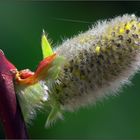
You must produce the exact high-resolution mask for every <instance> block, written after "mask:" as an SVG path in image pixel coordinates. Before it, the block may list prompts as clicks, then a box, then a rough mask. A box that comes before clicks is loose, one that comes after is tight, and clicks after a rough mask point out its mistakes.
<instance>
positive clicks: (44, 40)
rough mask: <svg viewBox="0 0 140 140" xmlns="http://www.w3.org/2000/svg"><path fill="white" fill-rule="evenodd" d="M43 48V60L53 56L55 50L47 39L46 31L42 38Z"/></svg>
mask: <svg viewBox="0 0 140 140" xmlns="http://www.w3.org/2000/svg"><path fill="white" fill-rule="evenodd" d="M41 47H42V54H43V58H45V57H48V56H50V55H52V54H53V50H52V48H51V45H50V43H49V41H48V39H47V36H46V33H45V31H44V30H43V34H42V38H41Z"/></svg>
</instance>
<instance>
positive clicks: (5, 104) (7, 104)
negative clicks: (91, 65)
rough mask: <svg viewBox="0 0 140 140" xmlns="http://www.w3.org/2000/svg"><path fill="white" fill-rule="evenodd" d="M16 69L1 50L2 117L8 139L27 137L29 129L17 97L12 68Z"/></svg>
mask: <svg viewBox="0 0 140 140" xmlns="http://www.w3.org/2000/svg"><path fill="white" fill-rule="evenodd" d="M13 69H16V68H15V66H14V65H13V64H11V63H10V62H9V61H8V60H7V59H6V57H5V56H4V54H3V53H2V51H0V119H1V121H2V124H3V127H4V131H5V135H6V138H7V139H27V138H28V135H27V130H26V127H25V123H24V120H23V117H22V113H21V110H20V107H19V104H18V102H17V99H16V94H15V90H14V84H13V78H14V75H13V74H12V73H11V70H13Z"/></svg>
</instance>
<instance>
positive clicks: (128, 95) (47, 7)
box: [0, 1, 140, 140]
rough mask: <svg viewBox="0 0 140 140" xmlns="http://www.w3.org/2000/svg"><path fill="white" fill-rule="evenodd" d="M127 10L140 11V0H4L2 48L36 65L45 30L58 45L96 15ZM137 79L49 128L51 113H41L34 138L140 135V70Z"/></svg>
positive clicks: (23, 64) (15, 59) (19, 61)
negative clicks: (101, 100) (130, 84)
mask: <svg viewBox="0 0 140 140" xmlns="http://www.w3.org/2000/svg"><path fill="white" fill-rule="evenodd" d="M125 13H130V14H131V13H135V14H136V15H137V16H140V2H121V1H118V2H84V1H83V2H72V1H71V2H44V1H42V2H38V1H34V2H23V1H22V2H14V3H13V2H11V3H7V2H5V3H2V2H0V49H2V50H3V51H4V53H5V55H6V56H7V57H8V58H9V59H10V61H11V62H12V63H14V64H15V65H16V67H17V68H18V69H25V68H30V69H31V70H35V68H36V66H37V64H38V63H39V61H40V60H41V59H42V56H41V49H40V47H41V45H40V42H41V41H40V40H41V34H42V29H45V31H46V32H47V33H48V36H49V38H50V39H51V40H52V42H53V46H56V45H57V44H61V42H62V40H64V39H65V38H68V37H72V36H73V35H75V34H78V33H79V32H80V31H86V30H87V29H88V28H89V27H91V25H92V24H94V23H95V22H96V21H97V20H103V19H106V18H113V17H115V16H118V15H123V14H125ZM74 20H75V21H74ZM132 82H133V85H132V86H131V87H126V88H124V90H123V91H122V92H121V93H120V96H117V97H110V98H109V99H108V100H104V101H103V102H102V103H97V104H96V106H89V107H86V108H84V109H80V110H79V111H77V112H74V113H65V115H64V116H65V119H64V121H57V122H56V124H55V125H54V126H53V127H51V128H49V129H45V128H44V124H45V121H46V117H47V114H43V113H39V114H38V117H37V118H36V119H35V120H34V121H33V123H32V125H31V126H29V127H28V130H29V135H30V138H59V139H64V138H65V139H68V138H71V139H72V138H76V139H77V138H79V139H83V138H85V139H89V138H91V139H93V138H94V139H107V140H109V139H114V138H115V139H140V74H137V75H135V77H134V78H133V80H132ZM0 138H4V134H3V131H2V128H1V130H0Z"/></svg>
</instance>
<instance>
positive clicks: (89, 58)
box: [21, 14, 140, 125]
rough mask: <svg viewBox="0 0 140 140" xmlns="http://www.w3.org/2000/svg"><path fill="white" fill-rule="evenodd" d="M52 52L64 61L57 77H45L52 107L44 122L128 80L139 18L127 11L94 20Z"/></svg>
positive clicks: (137, 61)
mask: <svg viewBox="0 0 140 140" xmlns="http://www.w3.org/2000/svg"><path fill="white" fill-rule="evenodd" d="M55 52H56V54H58V55H59V56H62V57H64V59H65V61H64V64H63V65H61V66H60V72H59V74H58V76H57V78H56V79H50V78H47V77H46V81H45V85H46V86H47V87H48V98H47V101H46V102H47V103H48V104H49V105H50V106H51V107H52V111H51V113H50V115H49V117H48V121H47V125H49V124H50V123H51V122H53V121H54V120H55V119H56V118H57V117H62V112H63V111H65V110H67V111H73V110H75V109H77V108H79V107H81V106H85V105H87V104H91V103H92V104H95V103H96V101H98V100H101V99H102V98H103V97H108V96H109V95H112V96H113V95H116V94H117V93H118V92H119V90H120V89H121V87H123V85H128V84H129V83H130V79H131V78H132V76H133V75H134V74H135V73H136V72H138V70H139V68H140V19H139V18H137V17H136V16H135V15H128V14H126V15H123V16H119V17H116V18H114V19H109V20H105V21H100V22H97V23H96V24H95V25H94V26H93V27H92V28H90V29H89V30H88V31H87V32H85V33H81V34H79V35H77V36H75V37H73V38H71V39H67V40H65V41H64V42H63V43H62V44H61V45H60V46H57V48H56V50H55ZM23 90H24V89H23ZM32 93H33V92H32ZM41 93H42V92H41ZM41 98H42V96H41ZM41 98H38V100H41ZM21 100H22V99H21ZM24 108H25V107H24ZM32 108H34V106H32Z"/></svg>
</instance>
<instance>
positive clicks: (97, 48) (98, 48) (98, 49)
mask: <svg viewBox="0 0 140 140" xmlns="http://www.w3.org/2000/svg"><path fill="white" fill-rule="evenodd" d="M100 49H101V48H100V47H99V46H97V47H96V48H95V52H96V53H97V54H99V53H100Z"/></svg>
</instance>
